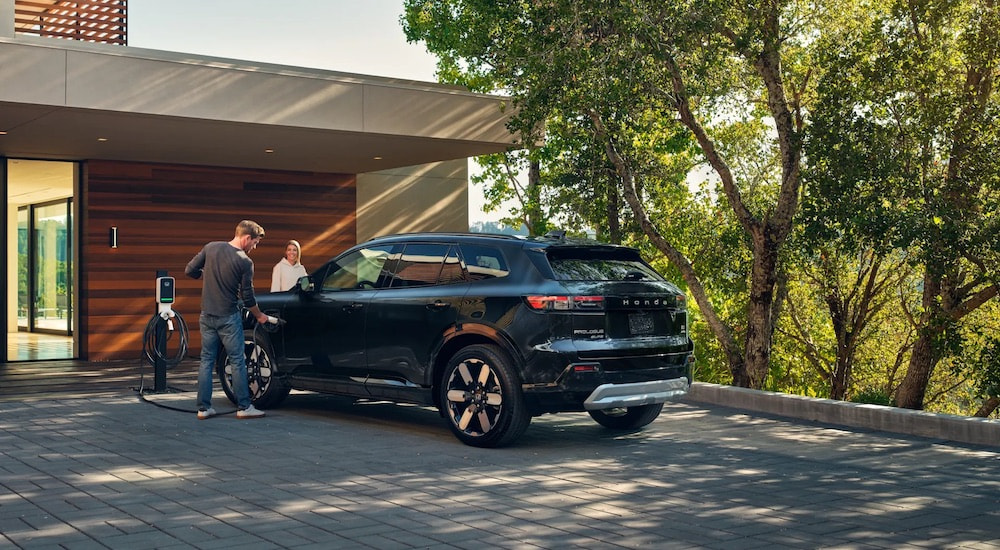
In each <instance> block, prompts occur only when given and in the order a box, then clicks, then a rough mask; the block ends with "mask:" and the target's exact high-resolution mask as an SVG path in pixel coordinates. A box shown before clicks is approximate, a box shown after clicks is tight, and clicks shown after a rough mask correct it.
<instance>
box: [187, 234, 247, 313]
mask: <svg viewBox="0 0 1000 550" xmlns="http://www.w3.org/2000/svg"><path fill="white" fill-rule="evenodd" d="M184 273H186V274H187V276H188V277H191V278H192V279H201V278H202V276H204V279H205V282H204V283H203V287H202V290H201V311H202V312H203V313H208V314H210V315H218V316H225V315H232V314H233V313H237V312H239V306H238V303H239V300H240V299H241V298H242V300H243V307H248V308H249V307H253V306H255V305H257V298H256V297H255V296H254V293H253V260H251V259H250V256H247V254H246V252H243V251H242V250H240V249H238V248H236V247H234V246H233V245H231V244H229V243H227V242H223V241H214V242H210V243H208V244H206V245H205V247H204V248H202V249H201V252H198V254H196V255H195V257H194V258H192V259H191V261H190V262H188V264H187V267H186V268H184Z"/></svg>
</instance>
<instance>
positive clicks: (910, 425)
mask: <svg viewBox="0 0 1000 550" xmlns="http://www.w3.org/2000/svg"><path fill="white" fill-rule="evenodd" d="M684 401H690V402H700V403H708V404H712V405H720V406H724V407H733V408H736V409H746V410H749V411H758V412H764V413H770V414H775V415H780V416H788V417H792V418H801V419H804V420H814V421H817V422H826V423H829V424H839V425H843V426H851V427H854V428H867V429H871V430H878V431H883V432H893V433H901V434H909V435H917V436H921V437H930V438H934V439H944V440H948V441H958V442H962V443H974V444H977V445H990V446H1000V421H997V420H990V419H986V418H975V417H968V416H955V415H950V414H938V413H929V412H925V411H914V410H910V409H900V408H896V407H883V406H881V405H865V404H860V403H848V402H845V401H834V400H832V399H816V398H812V397H803V396H801V395H789V394H784V393H775V392H768V391H760V390H748V389H746V388H738V387H734V386H722V385H719V384H707V383H704V382H695V383H694V384H693V385H692V386H691V391H690V392H689V393H688V395H687V397H685V398H684Z"/></svg>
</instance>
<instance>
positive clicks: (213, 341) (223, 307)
mask: <svg viewBox="0 0 1000 550" xmlns="http://www.w3.org/2000/svg"><path fill="white" fill-rule="evenodd" d="M263 237H264V228H263V227H261V226H260V224H258V223H257V222H253V221H250V220H243V221H241V222H240V223H239V224H237V225H236V235H235V236H234V237H233V240H231V241H229V242H225V241H213V242H210V243H208V244H206V245H205V246H204V248H202V249H201V252H198V254H196V255H195V257H194V258H192V259H191V261H190V262H188V264H187V267H186V268H185V269H184V273H187V275H188V277H191V278H192V279H201V278H203V277H204V283H202V291H201V316H200V317H199V319H198V325H199V328H200V329H201V365H200V366H199V368H198V418H199V419H200V420H205V419H206V418H211V417H213V416H215V409H213V408H212V378H213V371H214V370H215V362H216V359H217V357H218V353H219V344H220V343H221V344H222V346H223V348H225V350H226V354H227V355H228V356H229V364H230V365H232V366H233V373H232V375H233V392H235V393H236V406H237V407H238V409H239V410H237V411H236V418H261V417H263V416H264V412H263V411H261V410H258V409H257V408H256V407H254V406H253V403H251V401H250V385H249V382H248V380H247V365H246V360H245V359H244V357H243V319H242V316H241V314H240V301H241V300H242V305H243V307H245V308H246V309H247V310H248V311H250V313H252V314H253V316H254V317H255V318H256V319H257V322H258V323H266V322H267V315H265V314H264V313H263V312H261V310H260V308H259V307H257V298H256V297H254V293H253V260H251V259H250V256H248V255H247V254H249V253H250V251H251V250H253V249H254V248H257V243H259V242H260V240H261V239H262V238H263Z"/></svg>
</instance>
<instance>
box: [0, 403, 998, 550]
mask: <svg viewBox="0 0 1000 550" xmlns="http://www.w3.org/2000/svg"><path fill="white" fill-rule="evenodd" d="M188 397H189V396H184V397H183V399H185V400H187V399H188ZM216 399H217V403H216V405H218V406H219V407H222V406H224V405H225V401H224V398H222V397H221V394H218V395H217V396H216ZM186 404H188V405H189V403H186ZM998 503H1000V449H998V448H995V447H981V446H973V445H963V444H953V443H948V442H943V441H937V440H930V439H922V438H917V437H908V436H900V435H892V434H884V433H878V432H871V431H863V430H850V429H845V428H841V427H836V426H829V425H819V424H815V423H810V422H805V421H795V420H789V419H779V418H773V417H767V416H755V415H751V414H747V413H745V412H740V411H734V410H731V409H725V408H714V407H711V406H704V405H694V404H685V403H679V404H671V405H669V406H668V407H666V408H665V412H664V414H663V415H661V416H660V418H658V419H657V420H656V421H655V422H654V423H653V424H652V425H650V426H649V427H648V428H647V429H645V430H643V431H640V432H636V433H632V434H614V433H611V432H607V431H605V430H603V429H602V428H600V427H599V426H597V425H596V424H595V423H593V422H592V421H591V420H590V419H589V417H588V416H587V415H585V414H566V415H547V416H544V417H540V418H536V419H534V420H533V421H532V425H531V427H530V428H529V429H528V431H527V432H526V434H525V436H524V437H523V438H522V440H521V441H519V442H518V444H517V445H515V446H513V447H510V448H507V449H497V450H488V449H475V448H471V447H467V446H464V445H462V444H461V443H459V442H458V441H457V440H455V439H454V438H453V437H452V436H451V434H450V432H448V430H447V427H446V426H445V425H444V423H443V421H442V420H441V419H440V418H439V417H438V415H437V413H436V412H435V411H432V410H429V409H426V408H421V407H399V406H393V405H389V404H364V405H355V404H353V403H352V402H350V401H349V400H344V399H340V398H330V397H324V396H317V395H312V394H301V393H299V394H296V393H293V395H292V396H290V397H289V399H288V401H287V402H286V405H285V406H284V407H283V408H282V409H279V410H277V411H272V413H270V414H269V415H268V417H267V418H265V419H263V420H260V421H254V422H240V421H237V420H236V419H235V418H233V417H232V416H231V415H229V416H224V417H221V418H218V419H212V420H211V421H206V422H201V421H198V420H196V419H195V418H194V417H193V415H191V414H184V413H179V412H175V411H170V410H168V409H163V408H160V407H154V406H151V405H149V404H148V403H143V402H141V401H139V400H138V399H136V398H135V395H133V394H129V393H128V392H123V393H122V394H121V395H110V396H109V395H101V396H96V397H82V398H73V399H51V400H34V401H30V402H19V401H14V400H4V401H0V546H4V545H8V546H11V547H12V548H30V549H32V550H34V549H39V548H56V547H60V545H62V546H63V547H66V548H71V547H80V548H129V549H133V548H139V549H141V548H154V547H155V548H168V549H169V548H176V549H182V548H183V549H187V548H198V549H215V548H220V549H221V548H262V549H266V548H278V547H289V548H301V549H311V548H368V549H371V548H385V549H393V548H442V549H443V548H452V549H456V548H457V549H461V548H470V549H471V548H476V549H477V550H480V549H482V548H517V549H519V550H523V549H531V548H558V549H560V550H561V549H563V548H591V549H594V548H642V549H653V548H655V549H660V548H667V549H671V548H677V549H682V550H683V549H687V548H708V549H720V550H721V549H728V548H786V547H787V548H822V547H828V548H845V549H846V548H850V549H852V550H856V549H863V548H894V549H895V548H916V549H923V548H971V549H974V550H978V549H986V548H992V549H994V550H996V549H997V548H1000V545H997V543H996V541H997V540H1000V516H998V514H1000V506H998ZM94 544H96V545H97V546H93V545H94Z"/></svg>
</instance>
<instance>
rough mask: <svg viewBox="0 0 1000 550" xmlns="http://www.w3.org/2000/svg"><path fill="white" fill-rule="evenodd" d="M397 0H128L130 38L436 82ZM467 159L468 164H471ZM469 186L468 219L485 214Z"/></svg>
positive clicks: (141, 43) (170, 47)
mask: <svg viewBox="0 0 1000 550" xmlns="http://www.w3.org/2000/svg"><path fill="white" fill-rule="evenodd" d="M402 13H403V2H402V0H129V3H128V45H129V46H132V47H136V48H150V49H155V50H167V51H173V52H183V53H192V54H199V55H210V56H215V57H225V58H230V59H241V60H247V61H261V62H265V63H276V64H280V65H292V66H296V67H310V68H316V69H327V70H333V71H343V72H350V73H359V74H365V75H372V76H385V77H392V78H405V79H410V80H420V81H424V82H435V81H436V79H435V78H434V68H435V61H436V60H435V58H434V56H433V55H431V54H430V53H429V52H427V50H426V48H424V45H423V44H422V43H414V44H410V43H407V42H406V35H404V34H403V28H402V25H400V22H399V18H400V16H401V15H402ZM474 169H475V167H474V166H470V170H474ZM482 201H483V199H482V192H481V191H480V190H479V189H478V188H477V187H476V186H472V187H471V188H470V189H469V203H470V204H469V222H470V223H475V222H477V221H486V220H494V219H497V218H499V217H500V214H499V213H493V214H483V212H482Z"/></svg>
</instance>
